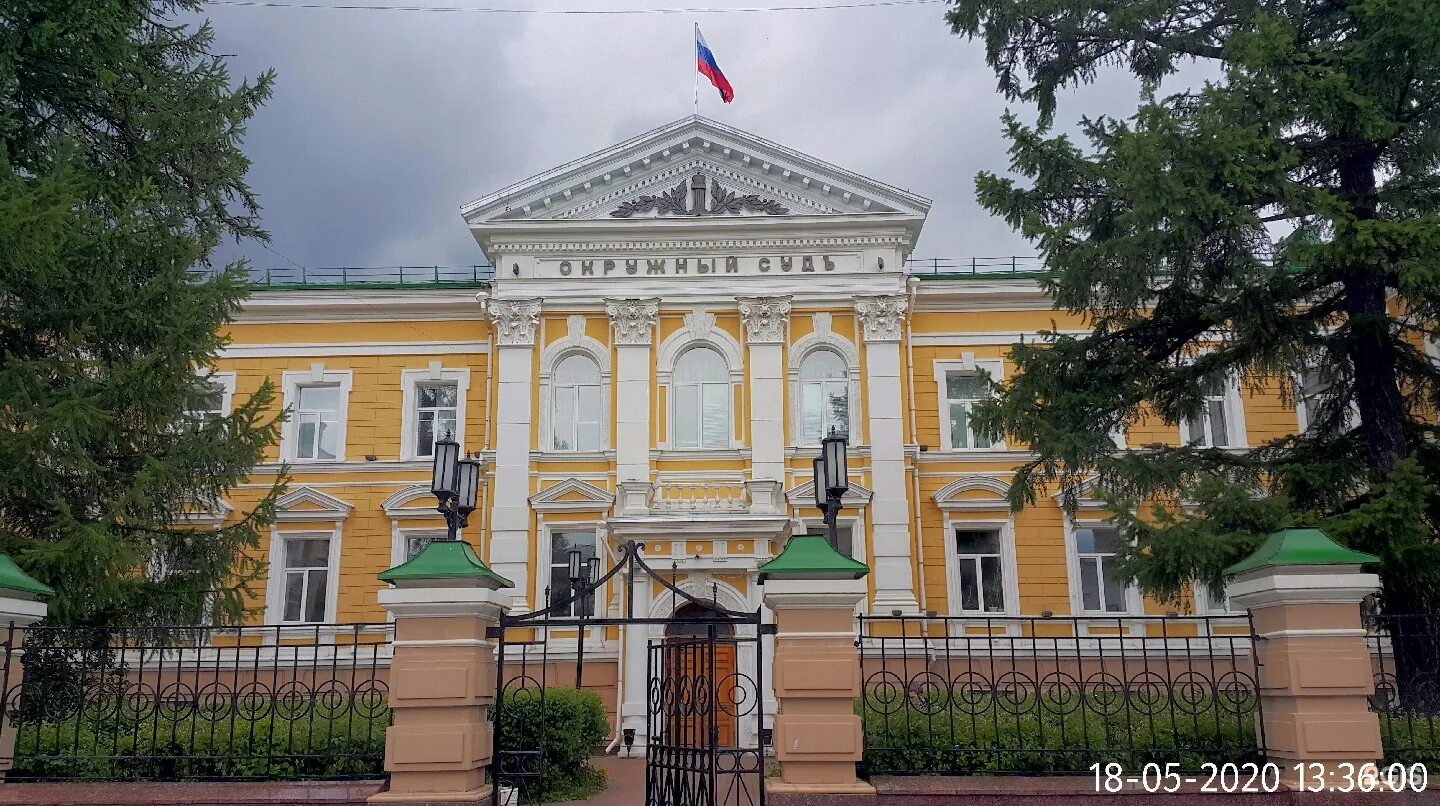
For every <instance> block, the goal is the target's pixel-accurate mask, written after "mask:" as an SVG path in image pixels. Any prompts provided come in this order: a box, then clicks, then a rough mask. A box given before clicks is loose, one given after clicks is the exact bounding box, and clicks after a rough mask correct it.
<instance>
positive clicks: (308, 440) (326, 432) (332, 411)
mask: <svg viewBox="0 0 1440 806" xmlns="http://www.w3.org/2000/svg"><path fill="white" fill-rule="evenodd" d="M299 391H300V394H299V400H298V401H297V402H296V404H295V442H296V445H295V458H296V459H334V458H335V457H336V456H337V455H339V450H340V445H339V435H340V387H339V386H336V385H333V384H327V385H317V386H302V387H300V390H299Z"/></svg>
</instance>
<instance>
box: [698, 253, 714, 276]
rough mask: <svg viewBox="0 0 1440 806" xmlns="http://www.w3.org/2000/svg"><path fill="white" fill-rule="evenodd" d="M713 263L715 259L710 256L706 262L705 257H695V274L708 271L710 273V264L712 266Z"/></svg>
mask: <svg viewBox="0 0 1440 806" xmlns="http://www.w3.org/2000/svg"><path fill="white" fill-rule="evenodd" d="M714 265H715V259H714V258H711V259H710V262H709V263H706V262H705V258H703V257H699V258H695V273H696V274H709V273H710V268H711V267H712V266H714Z"/></svg>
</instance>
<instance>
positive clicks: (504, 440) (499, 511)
mask: <svg viewBox="0 0 1440 806" xmlns="http://www.w3.org/2000/svg"><path fill="white" fill-rule="evenodd" d="M484 304H485V313H486V316H487V317H488V318H489V319H490V322H491V324H492V327H493V329H494V333H495V348H496V349H495V352H496V353H497V355H496V357H495V364H496V367H495V373H496V400H495V413H496V414H495V487H494V489H495V499H494V500H495V503H494V506H493V507H492V508H491V510H490V562H491V563H492V564H494V566H495V569H496V570H497V571H498V572H499V573H500V574H502V575H504V576H507V577H509V578H511V579H514V580H518V581H519V582H518V584H519V589H518V590H517V591H516V595H515V601H514V608H515V610H516V611H517V612H522V613H523V612H525V611H527V610H529V609H530V608H529V591H530V586H531V584H532V574H531V573H530V568H529V559H530V507H529V504H528V503H527V501H528V499H529V498H530V446H531V443H532V439H531V425H530V424H531V422H532V421H533V419H534V412H533V411H532V407H531V405H530V392H531V387H532V384H533V383H534V377H535V328H536V325H538V324H539V322H540V307H541V304H540V300H538V299H492V298H486V299H484Z"/></svg>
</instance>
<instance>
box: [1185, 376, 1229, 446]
mask: <svg viewBox="0 0 1440 806" xmlns="http://www.w3.org/2000/svg"><path fill="white" fill-rule="evenodd" d="M1234 425H1235V413H1234V412H1233V411H1231V398H1230V386H1229V384H1227V383H1226V382H1224V381H1221V380H1212V381H1209V382H1208V383H1207V384H1206V386H1205V406H1204V408H1202V409H1201V410H1200V414H1199V415H1197V416H1195V417H1192V418H1190V419H1189V420H1186V422H1185V441H1186V443H1188V444H1190V445H1193V446H1195V447H1198V448H1229V447H1233V446H1235V444H1236V440H1233V439H1231V436H1230V434H1231V430H1232V429H1233V427H1234Z"/></svg>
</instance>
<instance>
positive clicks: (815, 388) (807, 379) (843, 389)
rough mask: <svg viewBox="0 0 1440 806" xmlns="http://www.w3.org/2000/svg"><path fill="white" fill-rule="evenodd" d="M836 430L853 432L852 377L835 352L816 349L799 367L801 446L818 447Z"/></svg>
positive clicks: (843, 361) (843, 432)
mask: <svg viewBox="0 0 1440 806" xmlns="http://www.w3.org/2000/svg"><path fill="white" fill-rule="evenodd" d="M832 428H833V429H835V430H836V431H837V432H839V433H841V434H846V433H849V431H850V377H849V373H848V372H847V371H846V367H845V359H843V358H841V357H840V355H839V354H838V353H836V352H834V351H833V350H813V351H811V353H810V354H809V355H807V356H805V360H804V362H803V363H801V364H800V443H801V444H802V445H818V444H819V443H820V440H821V439H823V438H824V437H825V435H826V434H829V433H830V429H832Z"/></svg>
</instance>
